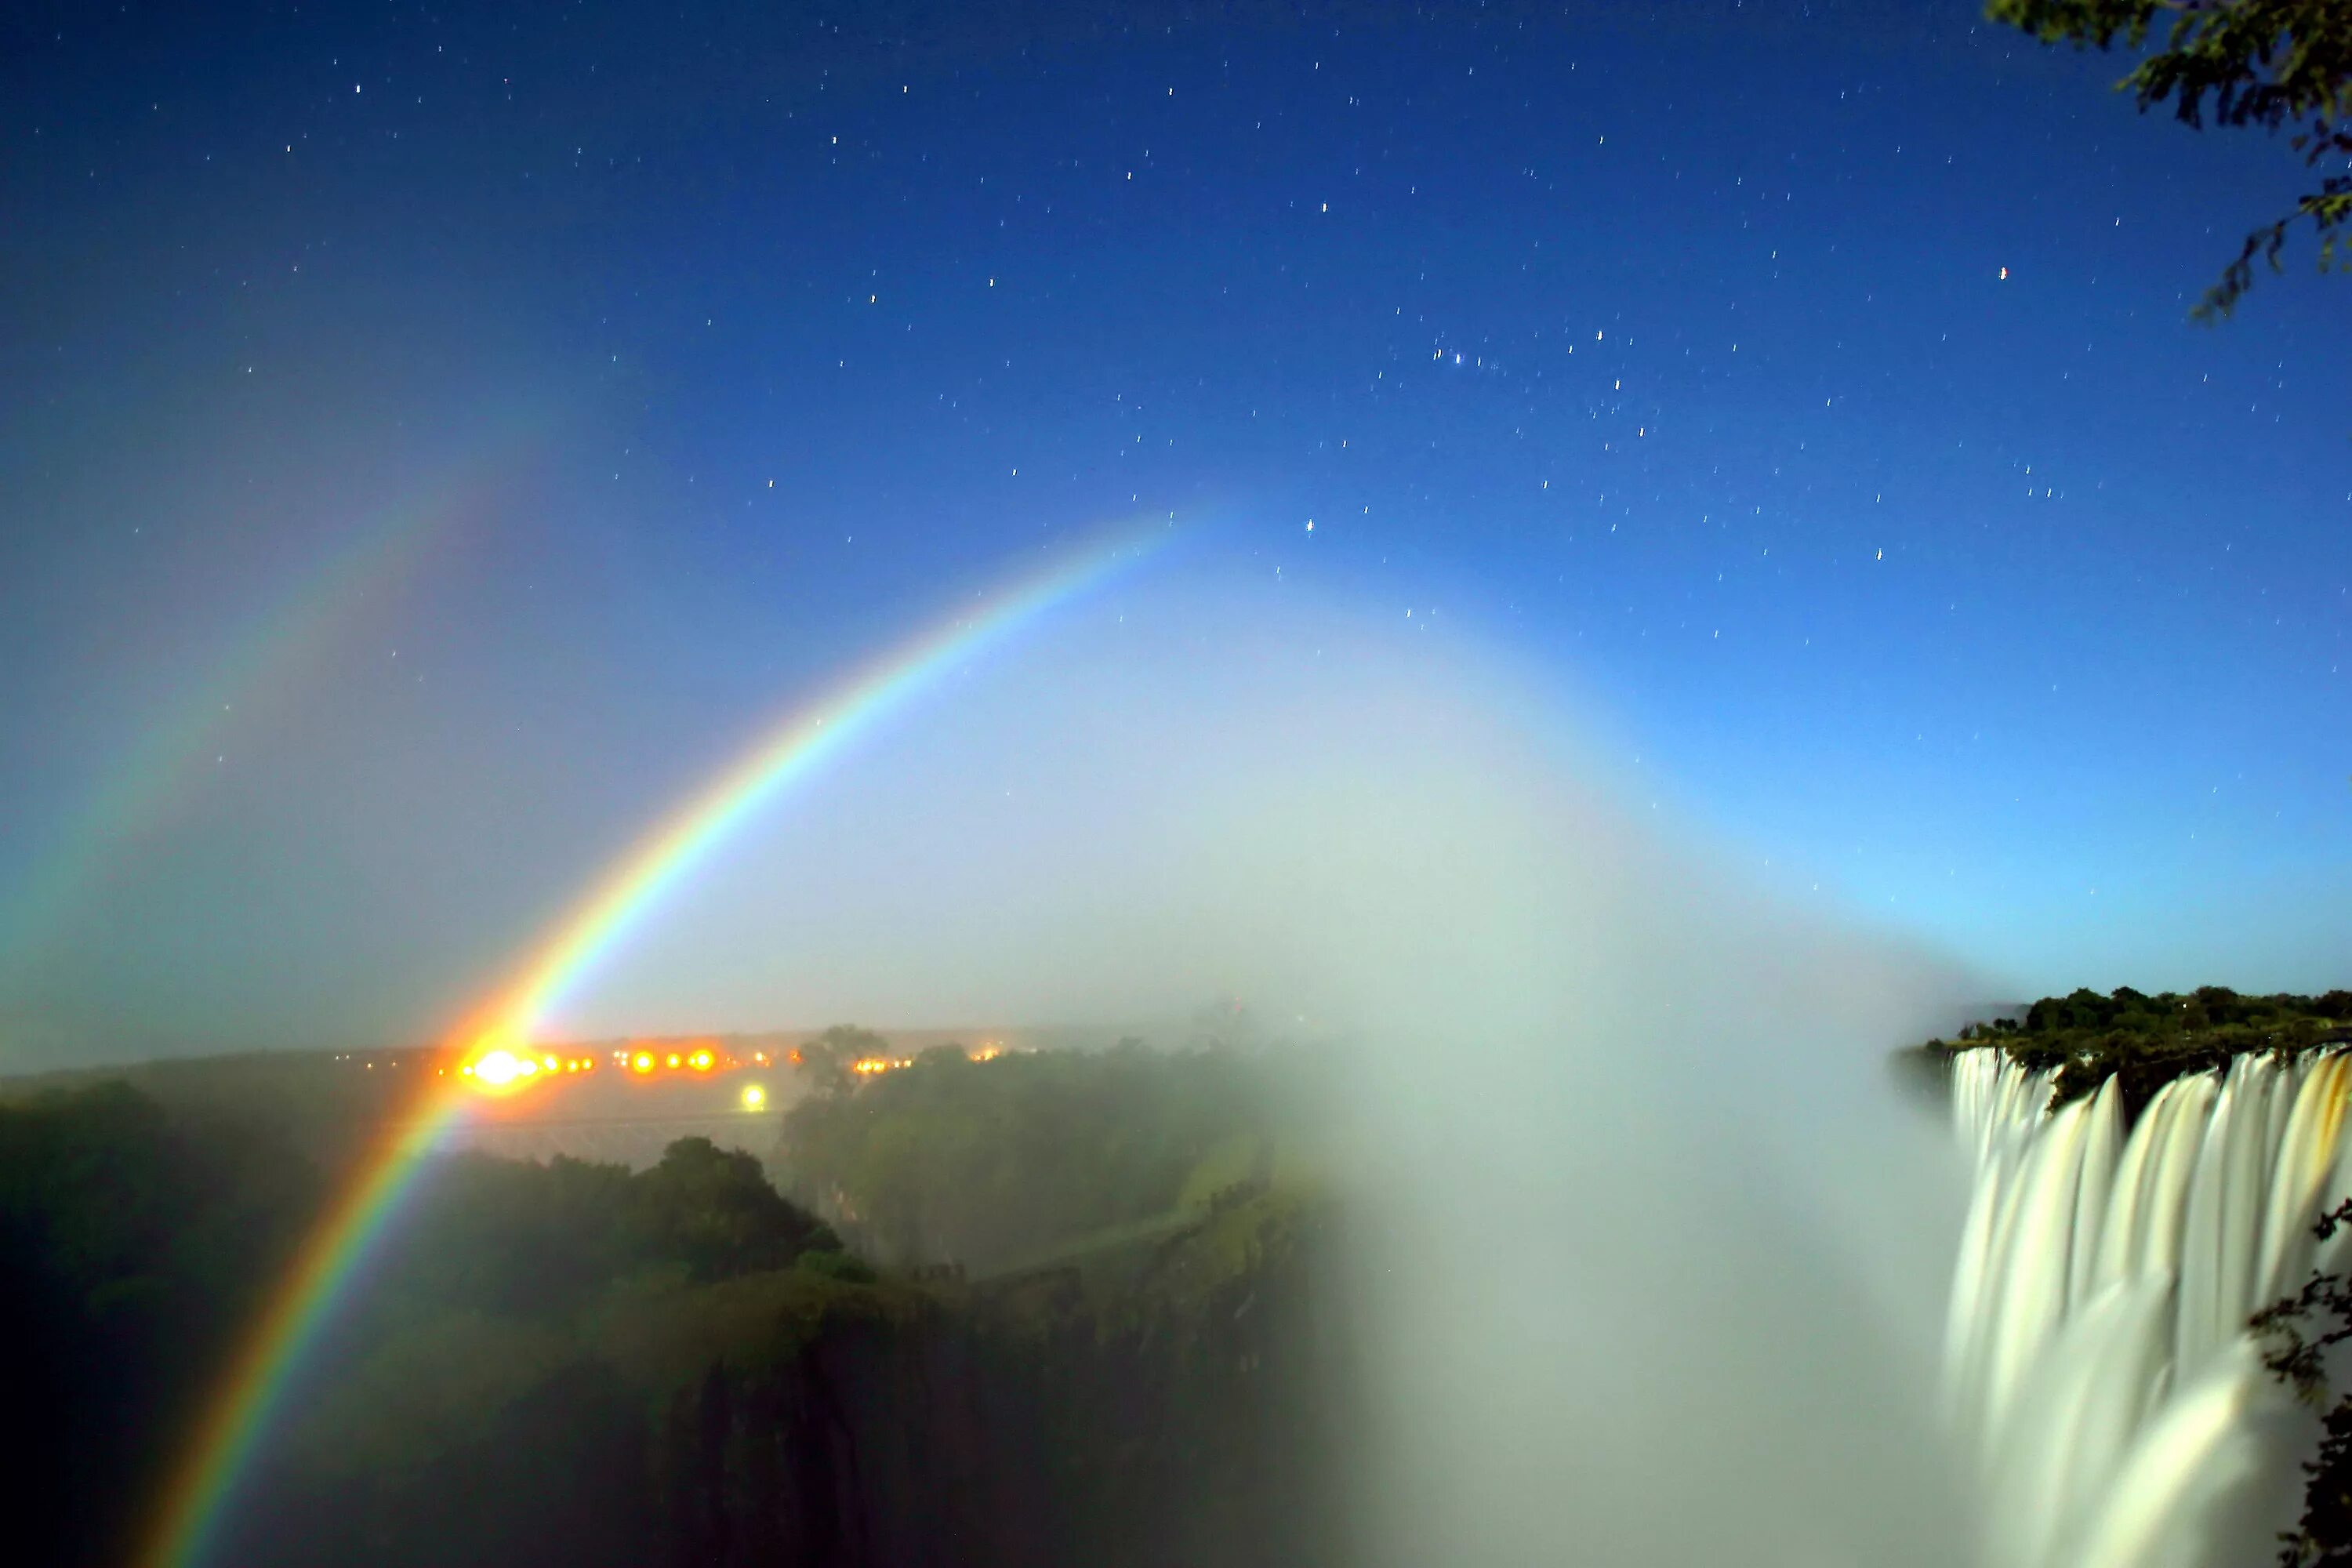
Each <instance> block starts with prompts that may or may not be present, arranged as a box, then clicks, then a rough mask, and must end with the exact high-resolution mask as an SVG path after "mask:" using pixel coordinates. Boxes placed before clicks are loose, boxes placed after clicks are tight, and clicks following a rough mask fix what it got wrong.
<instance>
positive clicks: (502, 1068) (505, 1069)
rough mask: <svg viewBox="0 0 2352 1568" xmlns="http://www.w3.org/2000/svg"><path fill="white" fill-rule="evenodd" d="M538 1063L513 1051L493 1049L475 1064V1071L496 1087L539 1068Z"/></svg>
mask: <svg viewBox="0 0 2352 1568" xmlns="http://www.w3.org/2000/svg"><path fill="white" fill-rule="evenodd" d="M538 1065H539V1064H538V1063H536V1062H531V1061H526V1060H524V1059H522V1058H520V1057H517V1056H516V1055H515V1054H514V1053H513V1052H512V1051H492V1052H490V1053H489V1054H488V1056H486V1057H484V1058H482V1059H481V1060H479V1061H478V1062H476V1063H475V1064H474V1068H473V1071H474V1076H475V1077H476V1078H477V1079H480V1080H481V1081H482V1082H484V1083H487V1084H488V1085H490V1086H491V1087H492V1088H494V1089H495V1088H499V1087H502V1086H504V1085H506V1084H509V1083H512V1082H514V1080H515V1079H517V1078H519V1077H520V1076H522V1075H523V1074H525V1073H529V1072H532V1071H535V1070H537V1068H538Z"/></svg>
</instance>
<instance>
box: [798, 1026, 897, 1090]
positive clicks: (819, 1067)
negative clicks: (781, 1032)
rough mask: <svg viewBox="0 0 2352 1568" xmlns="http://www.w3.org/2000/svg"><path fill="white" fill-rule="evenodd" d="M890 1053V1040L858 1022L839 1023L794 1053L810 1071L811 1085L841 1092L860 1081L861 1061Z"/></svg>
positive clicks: (806, 1071)
mask: <svg viewBox="0 0 2352 1568" xmlns="http://www.w3.org/2000/svg"><path fill="white" fill-rule="evenodd" d="M889 1054H890V1042H889V1041H888V1040H887V1039H885V1038H883V1037H881V1036H880V1035H877V1034H876V1033H875V1032H874V1031H873V1030H871V1029H862V1028H859V1027H858V1026H856V1025H855V1024H835V1026H833V1027H832V1028H830V1029H827V1030H826V1031H825V1032H824V1034H822V1035H819V1036H818V1037H816V1038H815V1039H814V1040H811V1041H809V1042H808V1043H807V1044H805V1045H803V1046H802V1047H800V1048H799V1049H797V1050H795V1051H793V1054H792V1057H791V1058H790V1059H791V1061H792V1064H793V1066H794V1067H796V1068H799V1069H800V1070H801V1071H802V1072H803V1073H804V1074H806V1075H807V1077H808V1079H809V1084H810V1087H811V1088H812V1089H814V1090H815V1091H816V1092H817V1093H819V1094H841V1093H845V1092H846V1091H847V1090H848V1089H851V1088H852V1087H853V1086H855V1085H856V1082H857V1075H856V1067H857V1064H858V1063H859V1062H862V1061H872V1060H876V1059H878V1058H886V1057H887V1056H888V1055H889Z"/></svg>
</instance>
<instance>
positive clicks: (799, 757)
mask: <svg viewBox="0 0 2352 1568" xmlns="http://www.w3.org/2000/svg"><path fill="white" fill-rule="evenodd" d="M1164 537H1165V536H1164V535H1154V534H1143V535H1132V536H1127V537H1122V538H1119V539H1118V540H1115V541H1113V542H1110V543H1108V544H1107V545H1098V546H1097V547H1096V548H1094V549H1092V550H1089V551H1087V552H1082V553H1079V554H1076V555H1074V556H1071V557H1068V558H1066V559H1064V560H1061V561H1059V562H1057V563H1055V565H1054V566H1052V567H1051V568H1049V569H1048V570H1046V571H1045V573H1044V574H1040V575H1038V576H1035V577H1033V578H1031V579H1029V580H1027V581H1026V582H1025V583H1024V584H1021V585H1019V586H1016V587H1015V588H1013V590H1012V591H1010V592H1008V593H1004V594H1002V595H999V596H997V597H996V598H994V599H992V600H987V601H984V602H983V604H982V606H981V607H979V608H978V609H976V610H974V611H972V612H971V613H968V614H965V615H962V616H955V617H953V618H950V620H948V621H947V622H946V623H944V624H943V625H941V626H938V627H937V628H935V629H934V630H932V631H930V632H929V633H928V634H926V635H924V636H922V637H917V638H916V639H914V640H913V641H912V642H909V643H907V644H905V645H903V646H901V647H898V649H897V650H896V651H894V652H892V653H890V654H888V655H887V656H886V657H884V658H881V659H880V660H879V661H877V662H876V663H875V664H873V665H871V666H869V667H867V668H866V669H865V670H863V671H861V672H860V673H859V674H857V675H856V676H855V677H853V678H852V679H848V680H846V681H845V682H843V683H842V684H841V685H839V686H837V687H835V689H833V690H832V692H831V693H830V695H828V696H827V697H825V698H824V699H822V700H818V701H816V702H814V703H810V704H807V705H805V706H803V707H801V708H798V709H796V710H794V711H793V713H792V714H790V715H789V716H788V717H787V718H785V719H784V720H783V721H782V723H780V724H777V725H776V726H774V727H773V728H772V729H771V730H769V731H767V732H766V733H765V735H764V736H763V737H762V738H761V740H760V741H759V742H756V743H755V744H754V745H752V746H751V748H750V749H749V750H748V751H746V752H743V753H742V755H741V756H740V758H739V759H738V760H737V761H736V762H735V763H733V764H732V765H731V766H730V767H728V768H727V769H726V770H725V771H724V772H723V773H720V774H719V776H718V777H717V778H715V779H714V780H712V781H711V782H710V783H709V784H706V785H705V786H704V787H703V788H701V789H700V790H698V791H697V792H695V793H694V794H693V795H691V796H689V797H688V799H687V800H686V801H685V802H684V803H683V804H682V805H680V806H679V807H678V808H677V809H676V810H675V811H673V812H671V813H670V814H669V815H668V816H665V817H664V818H662V820H661V821H660V822H658V823H657V824H656V826H654V827H653V828H652V829H651V830H650V831H649V832H647V833H646V834H645V835H643V836H642V837H640V838H639V839H638V840H637V841H636V842H635V845H634V847H631V848H630V849H629V850H628V851H627V852H626V853H625V854H624V855H622V856H621V857H620V858H618V859H617V860H615V861H614V862H613V863H612V865H611V867H610V868H609V869H608V870H607V871H606V872H605V873H604V875H603V876H602V877H600V878H598V879H596V881H595V882H594V883H593V885H592V886H591V888H590V889H589V891H588V893H587V894H586V896H585V897H583V898H582V899H580V900H578V901H577V902H576V903H574V904H573V905H572V907H571V908H570V910H568V911H567V912H566V913H565V914H564V916H563V918H562V919H561V920H560V921H557V922H556V923H555V924H554V925H553V926H552V928H551V931H550V934H549V935H548V936H547V938H546V939H545V940H544V941H542V942H541V943H540V945H539V946H538V947H537V948H536V949H535V950H534V952H533V953H532V956H531V957H530V960H529V962H528V963H524V964H522V965H521V966H520V969H519V971H518V973H517V977H516V978H515V979H514V980H513V981H512V982H511V983H510V984H508V985H507V986H506V987H505V988H504V989H503V990H501V991H500V992H499V993H498V994H497V996H496V998H495V999H494V1000H493V1002H492V1003H491V1004H490V1005H488V1006H487V1007H485V1008H482V1009H480V1010H479V1011H478V1012H477V1013H476V1014H475V1015H474V1016H473V1017H472V1018H471V1019H470V1020H469V1021H468V1023H467V1025H466V1026H465V1027H463V1028H462V1029H460V1030H459V1031H458V1032H457V1043H458V1044H459V1045H460V1046H462V1047H464V1048H465V1049H467V1051H468V1052H469V1053H478V1052H480V1051H484V1050H488V1049H489V1048H492V1047H494V1046H498V1045H501V1044H509V1043H517V1042H522V1041H527V1040H529V1039H530V1037H531V1035H532V1033H533V1031H534V1030H535V1029H537V1028H538V1027H539V1026H540V1025H541V1022H542V1021H543V1020H544V1019H545V1017H546V1016H547V1014H548V1012H549V1010H550V1009H551V1007H552V1006H553V1005H555V1004H556V1002H558V1001H559V1000H560V999H561V998H562V997H563V996H564V995H566V994H568V993H570V992H571V991H572V990H573V989H574V988H575V987H576V986H577V985H578V984H579V983H580V981H581V980H582V979H583V977H584V976H585V975H586V974H587V973H590V972H591V971H592V970H593V968H594V967H595V965H596V963H598V961H599V960H601V959H602V958H604V956H605V955H606V954H607V953H609V952H612V951H613V949H614V946H615V945H616V944H617V943H618V942H621V940H622V939H623V938H624V937H625V936H626V935H627V934H628V933H629V931H632V930H633V929H635V927H636V926H637V925H638V924H639V923H641V922H642V921H644V920H645V918H646V915H647V913H648V912H649V911H650V910H652V909H653V908H654V907H655V906H656V904H657V903H658V902H659V901H660V900H661V898H662V895H663V894H664V893H666V892H667V891H668V890H669V889H672V888H675V887H676V886H677V884H678V883H679V882H680V881H681V880H682V879H685V878H686V877H687V876H688V874H689V873H690V872H691V871H692V870H693V869H694V868H695V867H696V866H698V865H699V864H700V863H702V861H704V860H705V859H706V858H708V857H709V855H710V853H711V852H712V850H714V849H715V848H716V847H718V846H719V843H720V842H721V841H723V840H724V839H725V838H726V837H728V835H729V834H730V833H732V832H733V831H734V830H735V829H736V828H737V827H740V826H742V824H743V823H744V822H746V821H747V820H749V819H750V818H751V816H754V815H755V814H756V813H757V812H758V811H759V810H760V808H761V806H762V805H766V804H768V803H770V802H772V801H773V800H774V799H775V798H776V797H777V796H778V795H781V794H782V793H783V792H784V791H786V790H787V789H789V788H790V787H791V786H792V785H793V784H794V783H796V782H797V781H799V780H802V779H804V778H806V777H808V776H809V775H810V774H811V773H814V771H815V770H817V769H818V768H820V767H822V766H823V765H824V763H825V762H826V761H827V760H829V759H830V758H832V757H834V756H835V755H837V754H838V753H840V752H841V751H842V750H843V749H844V748H845V747H846V746H848V745H849V744H850V743H851V742H853V741H854V740H855V739H856V737H857V736H858V735H859V734H861V733H862V732H864V731H868V730H870V729H872V728H873V727H874V726H875V725H876V724H877V723H879V722H880V721H882V720H884V719H885V718H886V717H887V716H888V715H889V714H890V713H892V712H893V711H894V710H898V708H900V707H901V706H903V705H904V704H905V702H906V701H907V700H908V699H909V698H910V697H912V696H914V695H915V694H916V693H917V692H919V691H920V690H921V689H923V688H925V687H926V686H928V685H929V684H930V683H931V682H932V681H933V680H935V679H937V678H938V677H939V676H940V674H941V673H943V672H944V671H946V670H948V669H950V668H952V667H954V666H955V665H956V664H958V663H959V662H961V661H962V660H965V659H969V658H972V657H974V656H976V655H979V654H982V653H984V652H986V651H987V650H988V649H989V648H991V647H993V646H995V645H996V644H998V643H1000V642H1002V641H1003V639H1005V638H1006V637H1010V636H1012V635H1013V633H1015V632H1016V631H1018V630H1019V629H1020V628H1021V627H1022V626H1025V625H1026V624H1028V623H1029V622H1030V621H1032V620H1033V619H1034V618H1035V617H1036V616H1039V615H1041V614H1042V613H1044V612H1045V611H1046V610H1048V609H1050V608H1052V607H1053V606H1055V605H1059V604H1062V603H1063V602H1065V601H1066V600H1068V599H1071V598H1072V597H1074V596H1076V595H1078V594H1079V593H1081V592H1083V591H1084V590H1086V589H1087V588H1089V587H1092V586H1095V585H1097V584H1100V583H1102V582H1104V581H1105V580H1107V579H1108V578H1109V577H1111V576H1112V575H1114V574H1117V573H1118V572H1119V571H1120V570H1122V569H1123V568H1125V567H1127V566H1129V565H1131V564H1132V563H1137V562H1139V561H1140V560H1142V559H1143V558H1144V557H1145V556H1147V555H1148V554H1150V552H1151V550H1152V549H1153V548H1154V547H1155V545H1156V543H1157V542H1158V541H1159V540H1160V538H1164ZM426 1081H427V1084H428V1089H427V1090H426V1092H425V1097H424V1099H423V1100H422V1101H421V1102H420V1103H419V1105H418V1106H417V1108H416V1113H415V1115H413V1116H408V1117H402V1118H398V1119H396V1125H394V1126H393V1127H392V1128H391V1130H390V1131H388V1132H387V1133H386V1135H385V1136H384V1137H383V1140H382V1141H381V1142H379V1143H378V1144H377V1145H375V1146H374V1147H373V1148H372V1149H370V1150H369V1151H368V1152H367V1153H366V1154H365V1156H364V1157H363V1158H362V1160H361V1161H360V1163H359V1164H358V1166H357V1169H358V1172H359V1174H358V1175H357V1177H356V1178H355V1179H354V1180H353V1181H352V1183H351V1184H350V1185H349V1187H348V1188H347V1189H346V1190H345V1191H344V1193H343V1194H341V1197H340V1198H339V1199H338V1200H337V1201H336V1202H335V1203H333V1204H332V1205H330V1206H329V1209H328V1211H327V1213H326V1215H324V1217H323V1218H322V1219H321V1220H320V1222H319V1224H318V1225H317V1226H315V1227H314V1228H313V1229H312V1231H311V1233H310V1236H309V1237H308V1238H307V1239H306V1240H305V1242H304V1243H303V1246H302V1247H301V1249H300V1252H299V1255H298V1256H297V1258H296V1259H295V1262H294V1264H293V1266H292V1267H291V1268H289V1270H288V1271H287V1273H286V1275H285V1277H284V1279H282V1280H281V1282H280V1283H279V1285H278V1289H277V1290H276V1292H275V1293H274V1294H273V1295H272V1297H271V1298H270V1300H269V1303H268V1307H267V1308H266V1310H264V1311H263V1312H262V1314H261V1315H260V1318H259V1320H258V1321H257V1322H256V1324H255V1325H254V1327H253V1329H252V1330H251V1331H250V1332H249V1333H248V1334H247V1337H246V1339H245V1340H244V1342H242V1343H241V1345H240V1346H239V1348H238V1351H237V1352H236V1356H235V1358H234V1359H233V1361H232V1362H231V1363H230V1365H229V1367H228V1369H227V1371H226V1374H225V1375H224V1376H223V1377H222V1378H221V1380H220V1382H219V1384H218V1385H217V1388H216V1390H215V1396H214V1398H213V1399H212V1400H211V1402H210V1403H209V1404H208V1405H206V1406H205V1408H204V1410H203V1412H202V1414H201V1415H200V1418H199V1419H198V1421H197V1423H196V1425H195V1427H194V1430H193V1432H192V1433H191V1435H190V1437H189V1440H188V1442H187V1444H186V1447H185V1449H184V1455H183V1460H182V1463H181V1464H180V1466H179V1467H178V1468H176V1469H175V1470H174V1471H173V1474H172V1476H171V1477H170V1480H169V1485H168V1487H167V1488H166V1489H165V1491H164V1493H163V1499H162V1501H161V1504H160V1506H159V1507H158V1509H157V1510H156V1516H155V1520H154V1523H153V1526H152V1531H151V1532H150V1533H149V1535H148V1537H147V1540H146V1543H145V1547H144V1549H143V1550H142V1552H140V1553H139V1554H138V1557H137V1562H138V1563H140V1564H142V1568H197V1565H198V1564H200V1563H203V1562H204V1560H205V1554H206V1552H208V1550H209V1549H210V1548H211V1546H212V1545H213V1543H214V1542H215V1538H216V1537H217V1536H218V1534H219V1531H220V1527H221V1525H222V1522H223V1521H224V1520H225V1519H226V1516H227V1514H228V1511H229V1504H230V1502H231V1501H232V1500H233V1499H234V1497H235V1495H236V1489H237V1487H238V1484H239V1482H240V1481H241V1480H242V1479H243V1478H244V1476H245V1475H246V1473H247V1469H248V1468H250V1465H251V1462H252V1459H253V1458H254V1456H255V1454H256V1452H257V1450H258V1448H259V1447H260V1445H261V1443H262V1440H263V1439H264V1438H265V1437H267V1436H268V1435H269V1433H270V1431H271V1429H272V1427H273V1426H274V1424H275V1420H276V1417H277V1415H278V1412H279V1409H280V1407H281V1406H282V1405H284V1403H285V1400H286V1396H287V1393H288V1390H289V1387H290V1386H291V1384H292V1383H293V1381H294V1378H295V1375H296V1374H297V1373H299V1371H300V1370H301V1368H302V1366H303V1365H304V1364H305V1363H306V1362H307V1361H308V1360H309V1352H310V1349H311V1348H312V1346H313V1345H314V1344H315V1343H316V1342H317V1341H318V1339H319V1336H320V1331H322V1330H323V1328H324V1327H325V1326H326V1324H327V1323H328V1322H329V1321H330V1320H331V1317H332V1315H333V1310H334V1308H335V1306H336V1304H337V1302H338V1301H339V1300H341V1296H342V1294H343V1291H344V1288H345V1286H346V1285H347V1284H348V1282H349V1281H350V1280H351V1279H352V1275H353V1274H354V1273H355V1272H356V1271H357V1270H358V1268H359V1267H360V1265H361V1264H362V1262H363V1261H364V1259H365V1258H367V1256H368V1255H369V1252H370V1250H371V1248H372V1247H373V1244H374V1243H375V1242H376V1240H377V1239H378V1238H379V1237H381V1236H382V1235H383V1233H384V1231H385V1229H386V1228H387V1227H388V1226H389V1225H390V1223H391V1222H392V1220H393V1218H394V1215H396V1214H397V1212H398V1210H399V1207H400V1202H401V1199H402V1197H403V1196H404V1194H405V1193H406V1192H407V1190H408V1189H409V1187H410V1185H411V1184H412V1183H413V1181H414V1179H415V1175H416V1173H417V1172H418V1171H419V1170H420V1169H421V1167H422V1165H423V1163H424V1162H423V1156H425V1154H428V1153H430V1152H432V1150H433V1149H434V1148H435V1147H436V1146H437V1145H438V1144H439V1142H440V1141H441V1139H442V1137H443V1135H444V1134H445V1133H446V1131H448V1130H449V1128H450V1127H451V1126H452V1125H453V1124H454V1123H456V1122H457V1121H458V1120H459V1119H460V1118H462V1117H463V1116H464V1114H465V1111H466V1109H467V1105H468V1104H469V1103H470V1102H471V1100H472V1093H471V1091H470V1090H469V1089H464V1088H460V1087H457V1079H441V1080H439V1082H438V1084H437V1085H435V1084H434V1081H433V1080H431V1079H428V1080H426Z"/></svg>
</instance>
